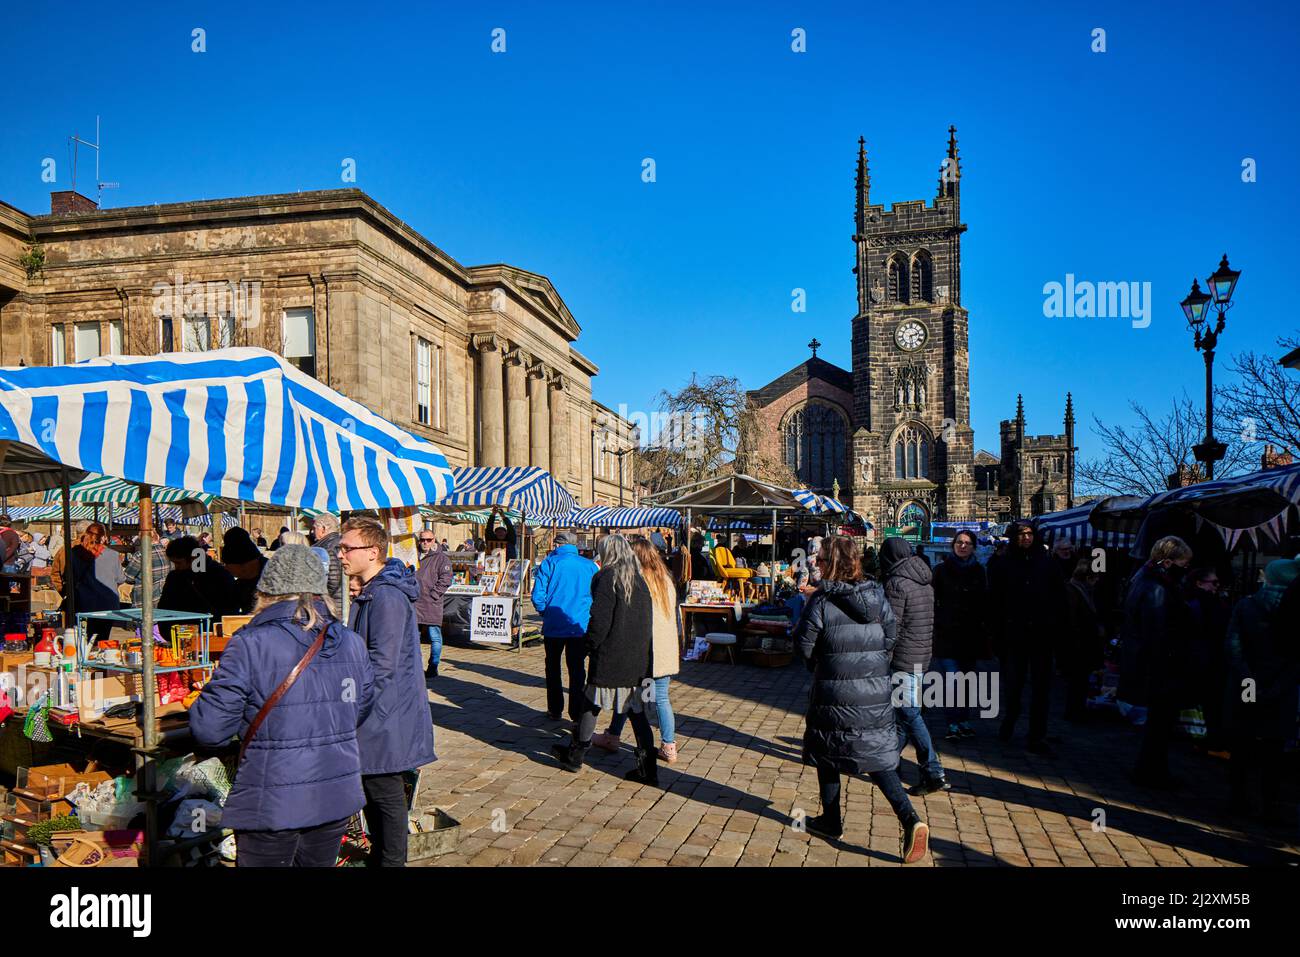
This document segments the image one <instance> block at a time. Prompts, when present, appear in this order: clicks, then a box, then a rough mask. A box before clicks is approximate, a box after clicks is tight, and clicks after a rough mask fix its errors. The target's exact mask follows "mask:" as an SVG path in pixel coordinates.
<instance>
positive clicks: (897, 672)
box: [880, 537, 950, 794]
mask: <svg viewBox="0 0 1300 957" xmlns="http://www.w3.org/2000/svg"><path fill="white" fill-rule="evenodd" d="M880 570H881V572H883V574H884V577H885V597H886V598H888V599H889V604H890V605H891V606H892V607H893V609H894V617H895V618H897V619H898V643H897V644H896V645H894V655H893V660H892V661H891V662H890V665H891V667H892V668H893V669H894V674H893V678H892V681H893V686H894V688H895V689H896V691H895V694H894V707H895V709H896V710H897V714H896V715H895V720H896V721H897V722H898V753H899V756H900V757H901V756H902V753H903V749H904V748H906V747H907V743H908V742H909V741H910V742H911V743H912V746H913V747H914V748H916V763H917V766H918V767H920V769H921V781H920V784H919V785H918V787H917V790H918V791H920V792H922V793H924V794H929V793H931V792H934V791H947V790H949V789H950V785H949V784H948V782H947V780H946V779H945V778H944V774H943V765H942V764H940V763H939V753H938V752H937V751H936V750H935V749H934V743H933V742H932V741H931V740H930V729H929V728H928V727H927V726H926V724H925V718H924V716H923V715H922V714H921V688H922V684H923V679H924V673H925V672H926V670H927V669H929V667H930V658H931V657H932V652H933V650H934V588H933V586H932V585H931V584H930V583H931V581H932V580H933V577H934V574H933V572H931V571H930V565H929V563H928V562H927V561H926V560H925V559H924V558H922V557H920V556H919V555H916V554H914V553H913V552H912V546H911V545H909V544H908V543H907V540H906V539H903V538H897V537H894V538H887V539H885V544H884V545H883V546H882V547H881V549H880Z"/></svg>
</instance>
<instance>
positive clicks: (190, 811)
mask: <svg viewBox="0 0 1300 957" xmlns="http://www.w3.org/2000/svg"><path fill="white" fill-rule="evenodd" d="M220 827H221V808H220V807H218V806H217V805H216V804H213V803H212V802H211V801H203V800H199V799H190V800H185V801H182V802H181V803H180V807H178V808H177V809H176V816H175V817H174V818H172V824H171V827H169V828H167V836H168V837H177V838H186V837H197V836H198V835H200V834H204V833H206V832H208V831H212V830H216V829H217V828H220Z"/></svg>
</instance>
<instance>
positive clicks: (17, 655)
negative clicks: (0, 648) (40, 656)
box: [0, 651, 36, 671]
mask: <svg viewBox="0 0 1300 957" xmlns="http://www.w3.org/2000/svg"><path fill="white" fill-rule="evenodd" d="M35 663H36V652H34V651H19V652H11V653H7V654H5V653H0V671H9V670H11V669H13V668H17V667H18V666H19V665H34V664H35Z"/></svg>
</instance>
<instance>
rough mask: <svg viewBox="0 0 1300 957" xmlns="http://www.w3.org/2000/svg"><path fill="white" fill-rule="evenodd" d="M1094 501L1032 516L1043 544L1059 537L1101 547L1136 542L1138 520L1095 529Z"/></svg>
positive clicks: (1126, 546) (1125, 546) (1082, 545)
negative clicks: (1092, 520) (1093, 519)
mask: <svg viewBox="0 0 1300 957" xmlns="http://www.w3.org/2000/svg"><path fill="white" fill-rule="evenodd" d="M1096 507H1097V503H1096V502H1088V503H1086V504H1084V505H1076V506H1075V507H1074V508H1067V509H1065V510H1063V511H1060V512H1052V513H1050V514H1048V515H1039V516H1038V517H1037V518H1035V519H1032V524H1033V526H1034V528H1035V529H1036V530H1037V531H1038V535H1039V537H1040V538H1041V539H1042V541H1043V543H1044V544H1046V545H1048V546H1051V545H1053V544H1054V543H1055V542H1056V541H1057V540H1058V539H1063V540H1065V541H1067V542H1069V543H1070V544H1072V545H1074V546H1076V547H1078V548H1085V547H1100V548H1116V549H1124V550H1128V549H1131V548H1132V547H1133V544H1134V543H1135V542H1136V541H1137V531H1138V528H1139V527H1140V526H1141V524H1142V523H1141V521H1136V522H1132V521H1131V522H1126V523H1123V524H1122V525H1115V526H1114V527H1111V528H1097V527H1096V526H1095V525H1093V524H1092V522H1091V521H1090V517H1091V515H1092V512H1093V509H1095V508H1096Z"/></svg>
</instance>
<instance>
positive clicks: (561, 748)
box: [551, 535, 659, 786]
mask: <svg viewBox="0 0 1300 957" xmlns="http://www.w3.org/2000/svg"><path fill="white" fill-rule="evenodd" d="M597 552H598V554H599V555H600V571H598V572H597V573H596V575H595V577H594V578H592V580H591V617H590V619H589V620H588V623H587V654H588V655H589V656H590V658H591V661H590V664H589V666H588V669H587V689H586V694H585V703H584V705H583V709H582V712H581V714H580V716H579V718H578V721H577V723H576V725H575V727H574V729H573V733H572V739H571V741H570V742H569V743H568V744H557V745H555V746H554V747H552V748H551V753H552V754H553V755H554V756H555V757H556V758H557V759H558V760H559V762H560V766H561V767H563V768H564V769H565V770H566V771H572V772H575V773H576V772H578V771H580V770H582V762H583V760H584V759H585V757H586V755H587V752H588V751H589V750H590V749H591V738H592V735H594V734H595V733H596V724H597V722H598V721H599V716H600V712H601V711H604V710H609V711H612V712H613V713H614V714H627V715H628V718H629V719H630V721H631V723H632V733H633V734H634V735H636V767H634V768H633V769H632V770H631V771H629V772H628V773H627V774H626V775H624V777H625V778H627V779H628V780H629V781H639V782H641V783H642V784H651V785H655V786H658V784H659V770H658V758H657V754H656V749H655V743H654V731H653V730H652V729H651V727H650V718H649V717H648V716H647V715H646V711H645V706H646V700H645V698H644V697H643V693H644V692H645V690H646V685H645V682H646V680H647V679H649V678H651V676H652V675H653V672H654V666H653V663H652V658H651V642H650V638H651V632H652V630H653V627H654V606H653V604H652V602H651V599H650V589H649V588H648V587H647V586H646V583H645V580H644V579H643V578H642V577H641V571H640V566H639V564H638V562H637V560H636V554H635V553H634V552H633V551H632V546H631V545H630V544H629V543H628V540H627V539H626V538H624V537H623V536H622V535H606V536H605V537H604V538H602V539H601V540H600V545H599V546H598V548H597ZM651 695H652V697H651V699H650V700H651V701H653V700H654V699H653V692H651Z"/></svg>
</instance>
